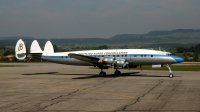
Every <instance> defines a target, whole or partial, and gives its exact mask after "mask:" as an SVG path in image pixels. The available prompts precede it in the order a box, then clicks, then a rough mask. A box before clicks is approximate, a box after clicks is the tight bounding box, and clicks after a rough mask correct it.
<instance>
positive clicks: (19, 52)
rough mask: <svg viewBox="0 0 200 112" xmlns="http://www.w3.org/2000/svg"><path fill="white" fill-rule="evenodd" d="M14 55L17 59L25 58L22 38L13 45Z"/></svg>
mask: <svg viewBox="0 0 200 112" xmlns="http://www.w3.org/2000/svg"><path fill="white" fill-rule="evenodd" d="M15 56H16V58H17V59H18V60H23V59H25V58H26V46H25V43H24V41H23V40H22V39H19V40H18V41H17V44H16V46H15Z"/></svg>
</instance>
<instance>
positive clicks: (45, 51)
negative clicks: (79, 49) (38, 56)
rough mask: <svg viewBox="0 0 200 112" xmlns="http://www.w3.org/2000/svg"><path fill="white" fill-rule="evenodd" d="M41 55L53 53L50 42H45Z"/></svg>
mask: <svg viewBox="0 0 200 112" xmlns="http://www.w3.org/2000/svg"><path fill="white" fill-rule="evenodd" d="M43 53H46V54H51V53H54V48H53V45H52V43H51V42H50V41H47V42H46V44H45V46H44V51H43Z"/></svg>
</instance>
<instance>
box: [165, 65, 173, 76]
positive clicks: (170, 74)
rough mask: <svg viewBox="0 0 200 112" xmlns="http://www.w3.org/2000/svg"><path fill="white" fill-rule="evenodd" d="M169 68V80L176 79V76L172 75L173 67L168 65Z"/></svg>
mask: <svg viewBox="0 0 200 112" xmlns="http://www.w3.org/2000/svg"><path fill="white" fill-rule="evenodd" d="M166 66H167V68H168V69H169V72H170V73H169V78H173V77H174V75H173V73H172V70H171V67H170V65H169V64H167V65H166Z"/></svg>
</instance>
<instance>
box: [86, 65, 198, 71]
mask: <svg viewBox="0 0 200 112" xmlns="http://www.w3.org/2000/svg"><path fill="white" fill-rule="evenodd" d="M89 69H98V68H97V67H89ZM132 69H133V70H140V67H139V66H138V67H137V68H132ZM171 69H172V71H200V65H172V66H171ZM142 70H165V71H169V69H168V68H167V67H166V66H164V67H162V68H152V66H150V65H146V66H142Z"/></svg>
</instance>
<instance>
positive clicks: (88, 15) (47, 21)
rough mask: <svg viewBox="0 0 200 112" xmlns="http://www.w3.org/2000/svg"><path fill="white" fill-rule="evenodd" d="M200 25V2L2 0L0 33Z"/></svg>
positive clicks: (65, 33) (105, 34) (42, 34)
mask: <svg viewBox="0 0 200 112" xmlns="http://www.w3.org/2000/svg"><path fill="white" fill-rule="evenodd" d="M173 29H200V1H199V0H1V1H0V37H9V36H31V37H34V38H44V39H52V38H109V37H112V36H115V35H118V34H143V33H148V32H149V31H154V30H173Z"/></svg>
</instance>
